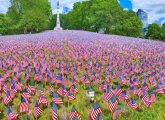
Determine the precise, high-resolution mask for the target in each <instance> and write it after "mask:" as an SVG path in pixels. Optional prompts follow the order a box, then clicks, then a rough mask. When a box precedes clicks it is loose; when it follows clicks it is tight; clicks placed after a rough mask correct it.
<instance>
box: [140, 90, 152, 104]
mask: <svg viewBox="0 0 165 120" xmlns="http://www.w3.org/2000/svg"><path fill="white" fill-rule="evenodd" d="M141 102H142V103H143V104H144V105H145V106H146V107H149V106H150V105H151V101H150V98H149V96H148V93H147V91H144V96H143V97H142V100H141Z"/></svg>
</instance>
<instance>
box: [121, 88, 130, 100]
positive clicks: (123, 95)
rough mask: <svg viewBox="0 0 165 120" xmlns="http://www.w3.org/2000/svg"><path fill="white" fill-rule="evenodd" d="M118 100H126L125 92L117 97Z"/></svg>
mask: <svg viewBox="0 0 165 120" xmlns="http://www.w3.org/2000/svg"><path fill="white" fill-rule="evenodd" d="M119 100H123V101H125V100H128V95H127V91H126V90H124V91H123V92H122V93H121V94H120V95H119Z"/></svg>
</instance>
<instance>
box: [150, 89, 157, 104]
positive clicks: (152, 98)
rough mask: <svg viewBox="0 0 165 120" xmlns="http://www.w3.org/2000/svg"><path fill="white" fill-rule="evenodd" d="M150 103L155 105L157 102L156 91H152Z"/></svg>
mask: <svg viewBox="0 0 165 120" xmlns="http://www.w3.org/2000/svg"><path fill="white" fill-rule="evenodd" d="M150 101H151V103H154V102H155V101H156V96H155V93H154V90H151V95H150Z"/></svg>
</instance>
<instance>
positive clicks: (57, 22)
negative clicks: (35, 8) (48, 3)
mask: <svg viewBox="0 0 165 120" xmlns="http://www.w3.org/2000/svg"><path fill="white" fill-rule="evenodd" d="M54 30H62V27H61V26H60V4H59V1H57V20H56V27H55V28H54Z"/></svg>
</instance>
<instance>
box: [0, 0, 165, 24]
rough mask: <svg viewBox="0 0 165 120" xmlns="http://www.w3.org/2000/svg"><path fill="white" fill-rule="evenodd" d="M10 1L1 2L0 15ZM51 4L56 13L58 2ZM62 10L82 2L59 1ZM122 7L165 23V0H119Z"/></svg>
mask: <svg viewBox="0 0 165 120" xmlns="http://www.w3.org/2000/svg"><path fill="white" fill-rule="evenodd" d="M9 1H10V0H0V13H5V12H6V11H7V8H8V7H9V5H10V2H9ZM49 1H50V2H51V6H52V10H53V13H55V12H56V1H57V0H49ZM59 1H60V6H61V9H62V7H63V6H67V7H69V8H72V6H73V3H75V2H77V1H82V0H59ZM118 1H119V3H120V5H121V6H122V7H124V8H128V9H132V10H134V11H137V9H139V8H140V9H143V10H144V11H146V12H147V13H148V21H149V23H152V22H155V21H157V22H165V0H118Z"/></svg>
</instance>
